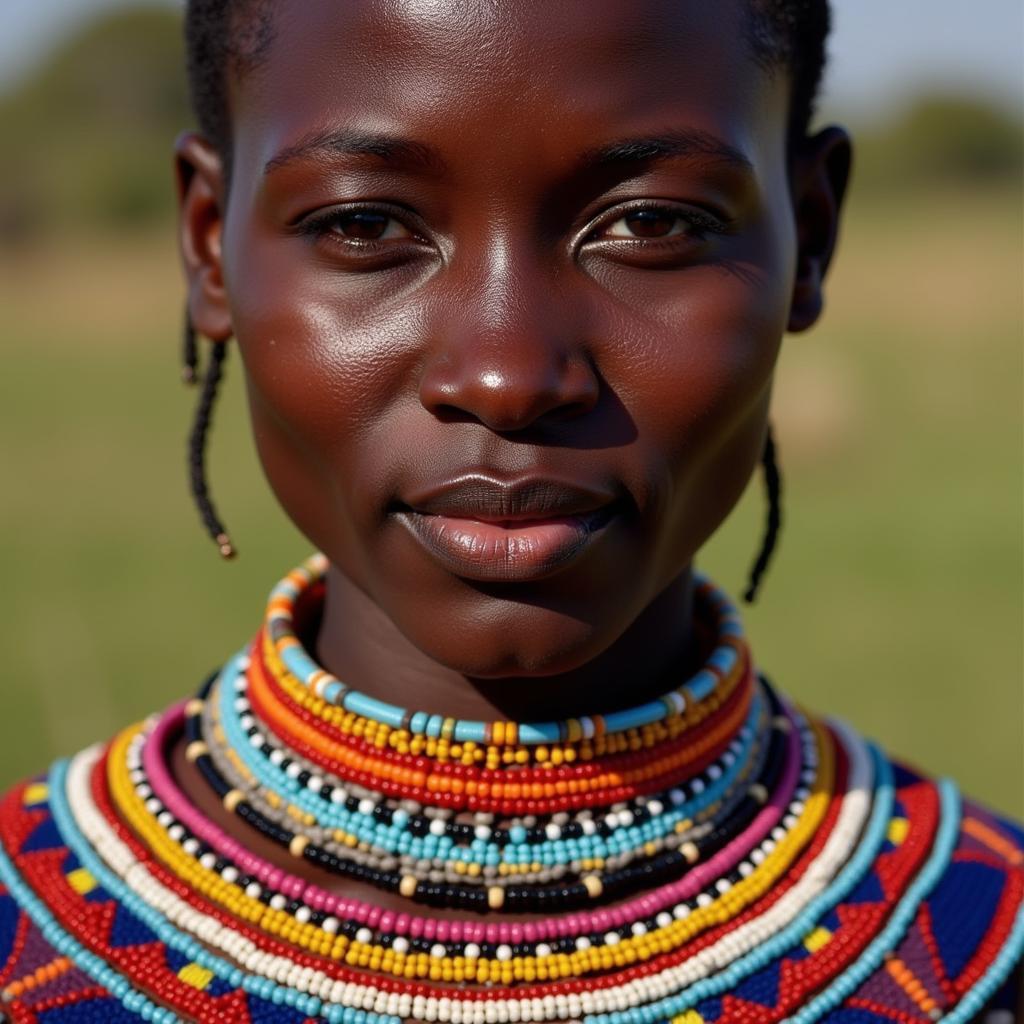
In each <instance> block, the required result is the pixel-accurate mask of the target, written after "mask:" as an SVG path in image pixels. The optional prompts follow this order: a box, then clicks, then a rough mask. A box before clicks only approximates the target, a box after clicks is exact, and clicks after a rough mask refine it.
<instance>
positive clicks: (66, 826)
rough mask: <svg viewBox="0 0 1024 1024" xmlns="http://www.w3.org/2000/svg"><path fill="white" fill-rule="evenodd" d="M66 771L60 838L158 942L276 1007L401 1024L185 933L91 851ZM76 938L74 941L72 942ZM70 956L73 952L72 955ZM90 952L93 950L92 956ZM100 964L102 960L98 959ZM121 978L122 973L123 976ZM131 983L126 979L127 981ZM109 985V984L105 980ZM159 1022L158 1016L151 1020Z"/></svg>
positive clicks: (55, 806) (54, 804) (58, 770)
mask: <svg viewBox="0 0 1024 1024" xmlns="http://www.w3.org/2000/svg"><path fill="white" fill-rule="evenodd" d="M67 771H68V761H67V759H64V760H61V761H57V762H55V763H54V765H53V766H52V768H51V769H50V775H49V786H50V810H51V811H52V813H53V820H54V822H55V824H56V825H57V828H58V830H59V831H60V834H61V838H62V839H63V840H64V841H65V842H66V844H67V846H68V848H69V849H70V850H71V851H72V852H73V853H74V854H75V856H76V857H77V858H78V860H79V862H80V863H81V864H82V865H83V866H84V867H86V868H87V869H88V870H89V872H90V873H91V874H92V875H93V877H94V878H96V880H97V881H98V882H99V883H100V885H102V886H103V888H104V889H106V890H107V892H109V893H110V894H111V896H113V897H114V898H115V899H116V900H117V901H118V902H119V903H120V904H121V905H122V906H123V907H124V908H125V909H126V910H128V911H129V912H130V913H131V914H133V915H134V916H135V917H137V918H139V919H140V920H141V921H142V922H143V923H144V924H145V925H146V926H147V927H148V928H149V929H150V930H151V931H153V932H154V933H155V934H156V935H158V936H159V938H160V940H161V941H162V942H164V943H165V944H166V945H167V946H169V947H170V948H172V949H175V950H177V951H178V952H180V953H181V954H182V955H183V956H186V957H188V958H189V959H190V960H192V961H194V962H195V963H197V964H199V965H200V966H202V967H205V968H206V969H207V970H209V971H212V972H213V973H214V974H215V975H216V976H217V977H218V978H221V979H223V980H224V981H226V982H227V983H228V984H229V985H231V986H232V987H233V988H242V989H244V990H245V991H246V992H249V993H251V994H252V995H254V996H256V997H257V998H259V999H262V1000H265V1001H266V1002H269V1003H275V1004H277V1005H281V1004H283V1005H285V1006H290V1007H292V1008H294V1009H295V1010H298V1011H299V1012H300V1013H304V1014H306V1015H307V1016H310V1017H323V1018H324V1019H325V1020H326V1021H328V1022H329V1024H401V1021H400V1020H399V1018H397V1017H392V1016H386V1015H382V1014H376V1013H373V1012H372V1011H367V1010H358V1009H355V1008H352V1007H344V1006H340V1005H337V1004H326V1005H325V1004H324V1002H323V1000H321V999H320V998H319V997H318V996H311V995H309V994H307V993H305V992H299V991H297V990H296V989H293V988H288V987H286V986H284V985H279V984H278V983H277V982H274V981H272V980H271V979H269V978H263V977H260V976H259V975H256V974H250V973H248V972H247V971H243V970H242V969H241V968H239V967H234V966H232V965H231V964H230V963H229V962H228V961H226V960H223V959H222V958H220V957H218V956H215V955H214V954H212V953H210V952H209V951H208V950H207V949H206V947H204V946H203V945H202V944H201V943H200V942H198V941H197V940H195V939H193V938H192V937H191V936H189V935H186V934H185V933H184V932H182V931H180V930H179V929H178V928H177V927H175V925H173V924H172V923H171V922H170V921H169V920H168V919H167V918H166V917H164V915H163V914H161V913H160V912H159V911H158V910H156V909H155V908H154V907H152V906H150V905H149V904H148V903H146V901H145V900H143V899H142V898H141V897H140V896H138V895H137V894H136V893H135V892H134V891H133V890H132V889H131V888H130V887H129V886H128V885H126V884H125V882H124V881H123V880H122V879H121V878H119V877H118V876H117V875H116V874H115V873H114V872H113V871H111V870H110V869H109V868H108V867H107V866H106V864H104V863H103V861H102V860H101V859H100V857H99V856H98V855H97V854H96V852H95V851H94V850H93V848H92V846H91V845H90V844H89V842H88V841H87V840H86V839H85V837H84V836H83V835H82V834H81V832H80V831H79V830H78V827H77V825H76V824H75V821H74V817H73V815H72V813H71V808H70V807H69V806H68V802H67V794H66V792H65V784H66V778H67ZM72 941H74V940H72ZM69 955H70V954H69ZM90 955H91V954H90ZM99 962H100V963H102V961H99ZM119 977H120V976H119ZM126 983H127V982H126ZM103 984H104V985H105V986H106V987H109V986H107V983H106V982H103ZM153 1019H154V1020H156V1018H153ZM161 1020H162V1021H177V1020H178V1018H177V1017H174V1016H171V1017H170V1018H162V1019H161Z"/></svg>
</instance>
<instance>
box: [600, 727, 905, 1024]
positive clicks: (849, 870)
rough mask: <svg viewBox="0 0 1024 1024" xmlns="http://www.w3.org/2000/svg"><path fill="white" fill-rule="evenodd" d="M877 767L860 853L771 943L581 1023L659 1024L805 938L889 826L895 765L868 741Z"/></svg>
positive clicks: (858, 874) (860, 871)
mask: <svg viewBox="0 0 1024 1024" xmlns="http://www.w3.org/2000/svg"><path fill="white" fill-rule="evenodd" d="M868 747H869V749H870V751H871V758H872V762H873V764H874V769H875V779H876V780H877V781H876V784H875V789H874V804H873V806H872V809H871V818H870V819H869V821H868V825H867V828H866V829H865V830H864V836H863V839H862V841H861V844H860V845H859V846H858V848H857V851H856V853H855V854H854V855H853V856H852V857H851V858H850V860H849V861H847V863H846V865H845V866H844V868H843V869H842V871H840V873H839V874H838V875H837V876H836V878H835V879H834V880H833V882H832V884H831V885H830V886H828V888H826V889H825V891H824V892H822V893H820V894H819V895H818V896H816V897H815V898H814V899H812V900H811V901H810V902H809V903H808V904H807V906H806V907H805V908H804V909H803V910H802V911H801V912H800V913H799V914H798V915H797V916H796V917H795V918H794V919H793V920H792V921H791V922H790V923H789V924H788V925H787V926H786V927H785V928H783V929H782V930H781V931H779V932H778V933H776V934H775V935H774V936H772V938H771V939H769V940H768V941H767V942H764V943H762V944H761V945H760V946H758V947H757V948H756V949H754V950H752V951H751V952H749V953H747V954H746V955H745V956H743V957H741V958H740V959H739V960H737V961H735V962H734V963H732V964H730V965H729V966H728V967H726V968H725V969H724V970H722V971H720V972H719V973H718V974H716V975H714V977H711V978H703V979H701V980H700V981H698V982H695V983H694V984H693V985H690V986H689V987H687V988H686V989H684V990H683V991H682V992H679V993H676V994H675V995H672V996H667V997H666V998H664V999H660V1000H658V1001H656V1002H654V1003H648V1004H647V1005H646V1006H638V1007H634V1008H632V1009H629V1010H619V1011H616V1012H614V1013H605V1014H590V1015H588V1016H587V1017H584V1019H583V1024H659V1022H661V1021H665V1020H671V1019H672V1018H673V1017H676V1016H677V1015H679V1014H681V1013H683V1012H684V1011H685V1010H689V1009H692V1008H693V1007H694V1006H696V1005H697V1003H699V1002H700V1001H701V1000H702V999H708V998H711V997H714V996H717V995H721V994H723V993H725V992H727V991H728V990H729V989H731V988H735V987H736V986H737V985H738V984H739V983H740V982H741V981H743V979H744V978H746V977H747V976H748V975H750V974H753V973H754V972H756V971H758V970H760V969H761V968H762V967H766V966H767V965H768V964H769V963H770V962H771V961H772V960H774V959H776V958H777V957H779V956H781V955H783V954H784V953H785V951H786V950H787V949H789V948H791V947H793V946H795V945H797V944H798V943H800V942H802V941H803V938H804V936H805V935H807V934H808V933H809V932H810V931H812V930H813V929H814V927H815V925H816V924H817V922H818V920H819V919H820V918H822V917H823V916H825V915H826V914H827V913H828V911H829V910H831V909H832V908H833V907H834V906H835V905H836V904H837V903H839V901H840V900H842V899H843V898H844V897H845V896H846V895H847V894H848V893H850V892H851V891H852V890H853V888H854V887H855V886H856V885H857V883H858V882H859V881H860V880H861V879H862V878H863V877H864V875H865V873H866V872H867V871H868V870H869V869H870V867H871V865H872V863H874V860H875V857H876V856H877V854H878V851H879V850H880V849H881V846H882V843H883V842H884V841H885V836H886V833H887V831H888V827H889V819H890V818H891V816H892V809H893V804H894V802H895V790H894V786H893V778H892V768H891V767H890V765H889V761H888V759H887V758H886V757H884V755H883V754H882V753H881V751H879V749H878V748H877V747H876V746H875V745H874V744H873V743H869V744H868Z"/></svg>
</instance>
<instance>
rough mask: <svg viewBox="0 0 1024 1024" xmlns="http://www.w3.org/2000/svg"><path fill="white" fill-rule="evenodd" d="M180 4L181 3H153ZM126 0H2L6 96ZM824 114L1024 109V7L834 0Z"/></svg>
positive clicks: (0, 52)
mask: <svg viewBox="0 0 1024 1024" xmlns="http://www.w3.org/2000/svg"><path fill="white" fill-rule="evenodd" d="M144 2H149V3H162V4H164V5H168V4H169V5H172V6H180V5H181V2H182V0H144ZM125 5H126V4H125V0H0V89H3V88H4V87H8V86H10V84H11V83H13V82H16V81H17V79H18V78H19V76H21V75H24V74H26V73H28V72H29V71H30V70H31V68H32V67H33V65H34V64H35V63H36V62H38V61H39V60H40V59H41V58H43V57H44V56H45V55H46V53H47V51H48V50H50V49H51V48H52V47H53V46H54V45H55V44H56V43H58V42H59V41H60V40H61V39H63V38H64V37H66V36H67V35H68V34H70V33H71V32H73V31H74V30H75V28H76V27H77V26H78V25H80V24H81V23H82V21H84V20H87V19H89V18H90V17H93V16H95V15H96V14H97V13H98V12H99V11H101V10H104V9H110V8H113V7H118V6H125ZM833 10H834V12H835V32H834V34H833V38H832V45H831V65H830V68H829V75H828V79H827V80H826V92H825V96H824V99H823V103H822V109H823V111H824V112H826V113H830V112H835V113H849V114H854V115H864V116H877V115H879V114H881V115H884V114H886V113H887V112H889V111H892V112H893V113H896V112H897V110H898V108H899V107H900V106H901V105H902V104H903V103H905V102H906V101H907V99H908V97H911V96H913V95H915V94H917V93H920V92H922V91H925V90H935V89H937V88H942V89H947V90H950V91H957V92H960V91H964V90H966V91H969V92H975V93H978V94H980V95H982V96H992V97H994V98H996V99H998V100H1000V101H1002V102H1004V103H1006V104H1007V105H1010V106H1012V107H1014V108H1016V109H1018V110H1020V109H1021V107H1022V105H1024V4H1022V3H1021V0H833Z"/></svg>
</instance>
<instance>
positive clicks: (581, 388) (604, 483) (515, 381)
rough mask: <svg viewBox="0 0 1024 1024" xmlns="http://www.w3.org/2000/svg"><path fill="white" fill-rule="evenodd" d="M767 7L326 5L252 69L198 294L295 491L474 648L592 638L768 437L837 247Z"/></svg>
mask: <svg viewBox="0 0 1024 1024" xmlns="http://www.w3.org/2000/svg"><path fill="white" fill-rule="evenodd" d="M743 6H744V5H743V4H742V3H741V2H739V0H737V2H736V3H715V4H708V3H705V2H686V0H651V2H647V3H644V4H637V3H635V2H633V0H588V2H587V3H571V4H549V3H544V2H540V0H538V2H532V0H526V2H517V3H516V4H501V3H494V2H490V0H460V2H454V0H452V2H442V0H405V2H401V0H389V2H384V0H366V2H360V3H355V2H353V3H343V4H339V3H337V2H334V0H324V2H314V0H303V2H302V3H301V4H292V5H290V7H289V9H288V10H287V12H286V13H285V11H284V10H283V8H282V9H275V15H274V24H273V27H274V31H275V36H274V38H273V41H272V43H271V45H270V47H269V50H268V52H267V56H266V59H265V61H264V62H263V63H262V64H261V65H260V66H259V67H258V68H256V69H255V70H253V71H250V72H248V73H247V74H246V75H245V77H244V78H242V79H241V81H240V82H238V83H235V84H233V86H232V94H231V105H232V123H233V128H234V140H233V154H234V163H233V167H234V170H233V178H232V181H231V188H230V198H229V200H228V205H227V208H226V213H225V216H224V221H223V223H222V224H221V223H219V222H210V223H208V224H207V227H208V228H209V229H210V232H209V237H211V238H212V237H215V242H214V243H213V244H211V245H210V250H209V251H210V256H209V259H208V260H207V261H206V263H205V264H204V265H203V267H202V268H201V269H200V271H199V272H198V273H194V274H193V286H194V287H193V300H194V301H193V315H194V318H195V319H196V321H197V326H199V328H200V329H201V330H204V331H205V332H206V333H208V334H210V335H211V336H213V337H218V336H220V337H224V336H226V335H227V334H228V333H231V334H233V335H234V337H235V338H236V340H237V345H238V347H239V350H240V352H241V355H242V358H243V361H244V364H245V373H246V382H247V388H248V396H249V405H250V410H251V415H252V423H253V429H254V432H255V438H256V444H257V448H258V451H259V455H260V458H261V460H262V462H263V465H264V467H265V471H266V474H267V477H268V479H269V481H270V483H271V486H272V487H273V489H274V491H275V493H276V494H277V496H278V498H279V500H280V501H281V504H282V505H283V507H284V509H285V510H286V512H287V513H288V514H289V516H290V517H291V518H292V519H293V520H294V521H295V523H296V524H297V525H298V527H299V528H300V529H301V530H302V531H303V533H305V535H306V536H307V537H308V538H309V539H310V540H311V541H312V543H313V544H315V545H316V546H317V547H318V548H319V549H320V550H322V551H323V552H325V553H326V555H327V556H328V557H329V559H330V561H331V562H332V564H333V565H334V566H335V567H336V568H337V569H339V570H340V571H341V572H343V573H344V574H345V576H347V577H348V579H349V580H351V581H352V582H353V583H354V584H355V585H356V586H357V587H358V588H360V589H361V590H362V591H363V592H365V594H367V595H368V596H369V597H370V598H371V599H372V601H373V602H375V603H376V605H377V606H379V608H380V609H381V610H382V611H383V612H384V614H385V615H386V616H387V617H388V618H389V619H390V620H391V621H392V622H393V623H394V624H395V625H396V626H397V627H398V629H399V630H400V631H401V632H402V633H404V634H405V636H406V637H408V638H409V639H410V640H411V641H412V642H413V643H414V644H415V645H416V646H418V647H419V648H420V649H421V650H422V651H424V652H426V653H427V654H428V655H429V656H430V657H432V658H433V659H435V660H437V661H439V662H441V663H442V664H444V665H446V666H449V667H450V668H454V669H457V670H459V671H461V672H466V673H468V674H470V675H476V676H485V677H486V676H500V675H524V674H534V675H537V674H547V673H553V672H557V671H566V670H569V669H572V668H575V667H578V666H580V665H582V664H584V663H585V662H586V661H588V660H589V659H591V658H593V657H595V656H596V655H597V654H599V653H600V652H602V651H603V650H605V649H606V648H607V647H608V646H609V645H610V644H612V643H613V642H614V641H615V640H616V638H618V637H619V636H620V635H621V634H622V633H623V632H624V631H625V630H626V629H627V627H628V626H629V625H630V623H632V622H633V621H634V620H635V619H636V618H637V617H638V616H639V615H640V613H641V612H642V611H643V610H644V609H645V607H647V606H648V605H649V604H650V603H651V602H652V601H653V600H654V599H655V597H657V595H659V593H661V592H662V591H664V590H665V588H666V587H668V586H669V585H670V584H671V583H672V581H673V580H676V579H678V578H680V576H681V575H683V574H685V572H686V570H687V568H688V566H689V564H690V561H691V559H692V558H693V556H694V553H695V552H696V551H697V549H698V548H699V547H700V546H701V544H703V542H704V541H705V540H706V539H707V538H708V536H709V535H710V534H711V533H712V532H713V531H714V530H715V528H716V527H717V526H718V525H719V523H720V522H721V521H722V520H723V519H724V517H725V516H726V514H727V513H728V512H729V510H730V509H731V508H732V507H733V505H734V504H735V502H736V501H737V499H738V497H739V495H740V493H741V492H742V490H743V488H744V486H745V484H746V482H747V480H748V478H749V476H750V474H751V471H752V469H753V467H754V466H755V465H756V463H757V461H758V458H759V455H760V452H761V448H762V444H763V439H764V430H765V420H766V414H767V409H768V403H769V394H770V389H771V382H772V371H773V367H774V365H775V359H776V355H777V352H778V348H779V343H780V339H781V337H782V334H783V332H784V330H785V329H786V327H787V323H790V324H791V325H798V326H805V325H806V322H809V321H810V320H811V319H813V316H814V313H813V312H811V313H808V312H807V311H806V309H804V308H803V307H804V306H806V307H807V308H811V307H814V308H816V307H815V300H814V299H813V297H812V298H811V299H810V300H807V298H806V296H804V297H803V298H801V295H802V292H801V289H804V290H806V287H805V286H806V280H805V279H806V278H807V276H808V275H810V276H812V277H813V276H814V272H816V271H815V270H814V268H812V270H809V271H807V272H806V273H804V272H802V271H800V270H798V267H799V266H802V264H803V262H805V261H804V260H803V257H802V255H801V254H800V252H798V238H799V237H800V234H801V231H800V223H799V216H797V215H796V214H795V212H794V210H795V208H796V206H797V205H798V204H797V203H796V202H795V200H793V199H791V194H790V188H791V175H790V172H791V168H790V167H789V166H788V165H787V151H786V130H785V127H786V119H787V110H788V93H789V82H788V78H787V76H786V75H785V74H778V75H775V76H770V75H768V74H766V73H765V72H764V71H762V70H760V69H759V68H758V67H757V66H756V65H755V63H754V61H753V58H752V57H751V54H750V51H749V48H748V43H747V42H746V37H745V32H744V30H745V25H744V22H743V19H744V17H745V15H744V13H743ZM187 145H192V146H195V145H197V143H196V141H195V140H194V139H193V140H192V141H191V142H190V143H188V144H187ZM186 148H187V146H186ZM209 166H213V165H212V164H210V165H209ZM213 177H215V174H214V175H213ZM213 188H214V190H219V191H220V195H221V196H223V194H224V193H223V183H222V182H221V183H220V184H219V185H218V184H216V183H215V182H214V186H213ZM189 201H190V200H189V197H188V196H186V199H185V202H186V204H187V203H188V202H189ZM194 212H195V211H193V213H194ZM186 214H188V209H187V207H186ZM193 220H195V218H193ZM813 290H815V289H813V288H812V291H813ZM795 294H796V295H797V303H796V304H797V305H800V304H801V303H802V306H801V308H800V309H797V308H795V305H794V295H795ZM197 296H198V297H197ZM808 301H809V303H810V305H809V306H808ZM801 318H802V319H801Z"/></svg>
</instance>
